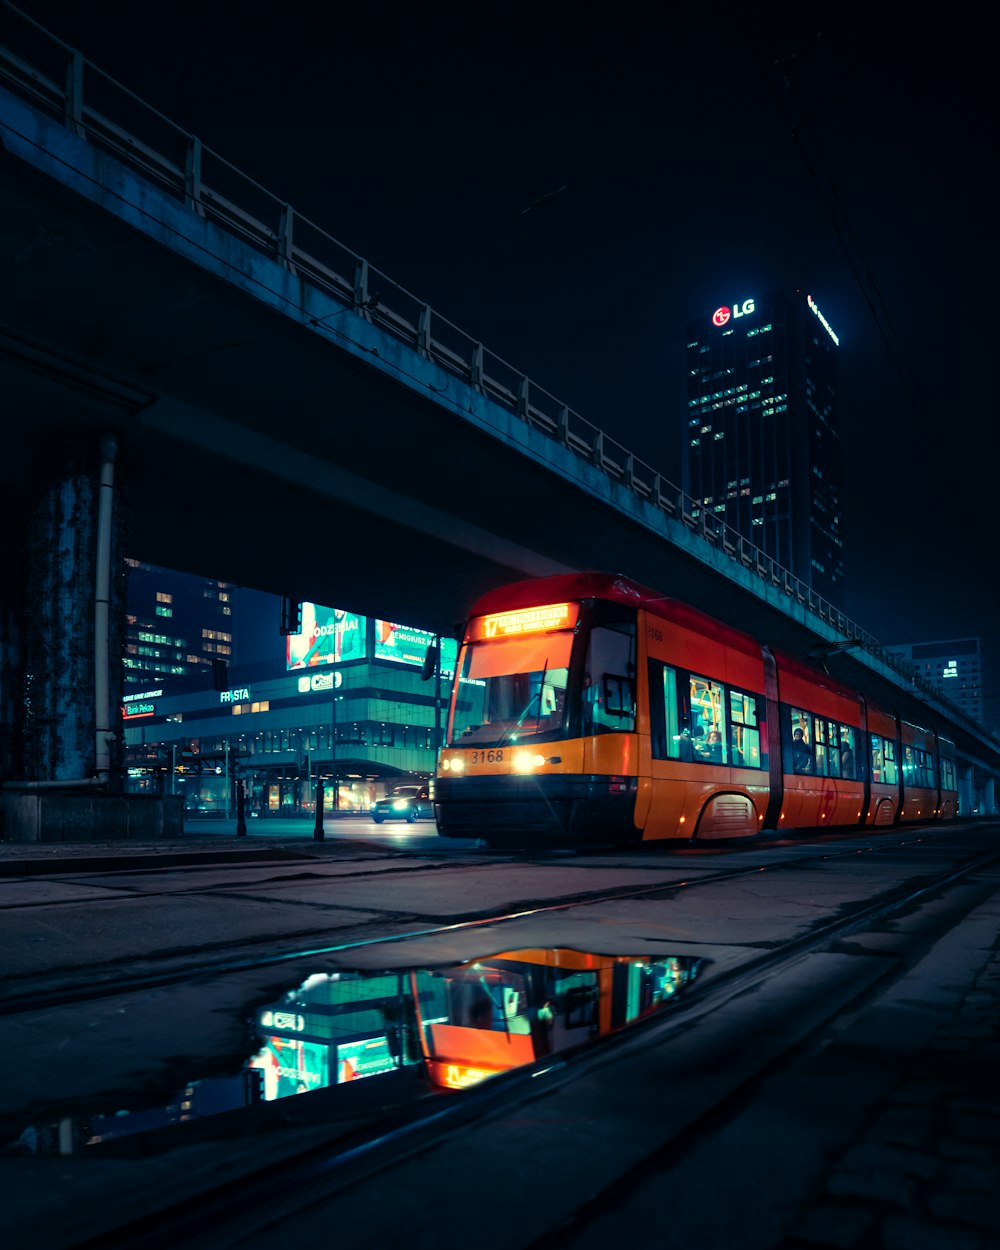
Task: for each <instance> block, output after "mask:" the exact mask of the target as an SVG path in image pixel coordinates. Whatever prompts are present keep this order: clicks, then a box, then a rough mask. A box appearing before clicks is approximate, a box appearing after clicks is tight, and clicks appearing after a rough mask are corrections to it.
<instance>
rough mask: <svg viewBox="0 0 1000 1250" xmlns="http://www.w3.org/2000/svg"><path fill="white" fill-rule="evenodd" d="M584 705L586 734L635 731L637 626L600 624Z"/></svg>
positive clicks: (587, 673) (592, 642)
mask: <svg viewBox="0 0 1000 1250" xmlns="http://www.w3.org/2000/svg"><path fill="white" fill-rule="evenodd" d="M581 705H582V706H581V710H582V713H583V732H584V733H585V734H600V733H632V732H634V730H635V626H634V625H632V624H628V623H622V624H620V625H617V624H616V625H600V626H598V627H596V628H595V629H594V630H593V631H592V632H591V635H590V647H589V649H588V651H587V665H586V668H585V670H584V675H583V692H582V697H581Z"/></svg>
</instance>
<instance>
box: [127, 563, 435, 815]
mask: <svg viewBox="0 0 1000 1250" xmlns="http://www.w3.org/2000/svg"><path fill="white" fill-rule="evenodd" d="M151 572H153V571H151ZM155 572H161V571H158V570H157V571H155ZM173 576H176V577H178V578H183V576H184V575H181V574H177V575H173ZM160 580H161V581H162V580H163V579H162V578H161V579H160ZM186 580H187V581H188V582H189V583H192V582H193V583H198V585H199V588H200V579H191V578H187V579H186ZM156 584H157V585H159V584H160V582H159V581H158V582H157V583H156ZM163 584H164V585H167V582H166V581H163ZM208 585H210V586H221V583H209V584H208ZM189 589H190V587H189ZM158 593H161V594H169V593H171V592H170V591H160V592H158ZM221 593H223V594H228V593H229V592H228V591H226V590H223V591H221ZM231 598H232V599H233V601H237V600H238V599H239V595H238V592H234V593H233V594H232V596H231ZM152 602H153V603H156V602H157V600H155V599H154V600H152ZM175 602H176V600H175ZM206 602H207V600H206ZM216 602H219V601H218V600H216ZM167 606H170V605H167ZM274 609H275V611H274V619H275V622H277V620H278V600H277V598H275V599H274ZM214 610H215V609H214V608H213V609H212V611H214ZM130 612H131V608H130ZM167 619H169V618H167ZM227 619H231V618H227ZM204 628H205V629H206V630H209V631H213V626H212V625H211V624H210V625H206V626H204ZM214 632H215V633H216V634H218V633H219V632H220V631H218V630H214ZM223 632H224V631H223ZM228 632H230V633H232V631H228ZM270 637H273V645H270V644H269V645H268V647H267V648H266V649H265V654H264V655H263V657H262V658H254V659H253V660H252V661H248V662H246V663H243V662H236V663H233V664H231V665H229V666H228V667H226V668H225V669H215V670H213V666H212V665H211V664H205V663H202V664H200V665H198V666H191V667H189V668H188V669H187V670H186V671H185V672H183V673H180V674H178V673H175V672H173V671H172V670H171V669H168V670H167V671H166V673H165V674H164V673H162V672H160V671H157V670H152V671H150V670H143V671H144V675H145V676H144V683H143V688H142V689H136V687H135V684H132V685H131V686H129V687H128V688H127V689H126V692H125V696H124V699H123V702H122V721H123V727H124V734H125V743H126V767H127V786H126V788H127V790H128V791H130V792H132V793H149V794H174V795H181V796H182V797H183V798H184V807H185V812H186V814H187V815H188V816H190V817H197V816H223V817H226V816H233V815H235V814H236V812H235V806H236V794H237V790H236V787H237V784H239V785H241V786H242V788H243V794H244V795H245V802H246V814H247V816H248V817H251V818H258V817H259V818H267V817H268V816H314V815H315V810H316V808H315V804H316V793H317V783H318V782H319V781H320V780H322V782H323V803H324V810H325V811H327V812H330V813H333V812H335V811H340V812H362V811H365V812H366V811H368V809H369V807H370V806H371V804H372V802H373V801H374V800H375V799H376V798H380V797H382V796H383V795H384V794H386V793H387V791H388V790H389V789H390V788H391V787H392V786H394V785H397V784H400V783H408V782H421V781H424V780H426V779H427V778H429V777H430V776H431V775H432V773H433V771H434V767H435V763H436V760H437V753H438V750H439V748H440V744H441V741H442V738H443V734H444V717H445V712H446V704H447V695H448V690H449V689H450V682H451V679H452V676H453V673H454V665H455V656H456V653H457V649H458V648H457V643H456V642H455V641H454V640H453V639H442V640H441V648H440V651H441V663H440V667H439V672H438V674H437V676H434V675H431V676H430V677H428V678H425V677H424V674H423V665H424V659H425V656H426V654H427V649H428V646H429V645H433V643H434V636H433V635H431V634H428V633H426V632H424V631H422V630H419V629H415V628H411V627H408V626H404V625H399V624H396V623H394V622H389V621H383V620H378V619H375V618H371V617H365V616H359V615H357V614H354V613H350V612H345V611H343V610H341V609H335V608H324V607H321V606H319V605H316V604H311V603H304V604H302V605H301V629H300V630H299V631H298V632H297V633H294V634H289V635H286V636H284V637H282V636H280V635H279V634H278V632H277V629H276V628H275V630H274V633H273V635H270ZM208 641H210V642H212V643H213V645H215V646H217V647H218V646H229V645H230V644H231V642H232V640H230V643H225V642H223V643H220V642H219V640H218V638H215V639H210V640H208ZM244 651H245V648H244ZM237 653H239V649H238V648H237ZM171 658H172V657H171ZM212 658H222V657H221V656H220V655H219V653H218V652H216V653H215V654H214V655H213V656H212ZM225 658H227V659H228V656H226V657H225ZM126 663H127V658H126ZM127 671H134V670H130V669H127ZM223 675H224V681H221V682H220V680H219V679H220V677H221V676H223ZM220 686H224V688H220Z"/></svg>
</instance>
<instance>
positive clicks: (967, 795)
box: [957, 764, 976, 816]
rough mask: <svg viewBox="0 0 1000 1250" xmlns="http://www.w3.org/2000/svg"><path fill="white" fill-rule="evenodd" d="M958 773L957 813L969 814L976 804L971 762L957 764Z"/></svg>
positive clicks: (974, 780)
mask: <svg viewBox="0 0 1000 1250" xmlns="http://www.w3.org/2000/svg"><path fill="white" fill-rule="evenodd" d="M957 773H958V778H957V780H958V814H959V815H960V816H971V815H972V813H973V811H974V810H975V806H976V777H975V769H974V768H973V766H972V765H971V764H959V765H958V768H957Z"/></svg>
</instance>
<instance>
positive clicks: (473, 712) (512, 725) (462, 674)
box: [450, 629, 574, 747]
mask: <svg viewBox="0 0 1000 1250" xmlns="http://www.w3.org/2000/svg"><path fill="white" fill-rule="evenodd" d="M573 637H574V635H573V631H572V630H568V629H567V630H558V631H552V632H547V633H530V634H522V635H518V636H512V637H506V638H492V639H488V640H485V639H484V640H482V641H474V642H466V643H465V645H464V646H463V647H462V652H461V655H460V656H459V661H458V673H457V681H456V693H455V706H454V712H453V716H452V724H451V735H450V745H452V746H463V747H464V746H473V745H479V744H482V745H489V746H503V745H506V744H507V743H511V744H513V743H516V742H524V741H526V740H528V739H532V738H540V737H545V738H549V737H553V736H558V734H560V733H562V732H563V728H564V724H565V718H566V681H567V677H568V675H569V661H570V653H571V651H572V649H573Z"/></svg>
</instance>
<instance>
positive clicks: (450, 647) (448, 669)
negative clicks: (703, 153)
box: [375, 620, 458, 677]
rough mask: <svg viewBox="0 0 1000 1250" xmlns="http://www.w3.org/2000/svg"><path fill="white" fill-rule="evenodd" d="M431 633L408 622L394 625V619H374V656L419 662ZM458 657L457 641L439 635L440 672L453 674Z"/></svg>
mask: <svg viewBox="0 0 1000 1250" xmlns="http://www.w3.org/2000/svg"><path fill="white" fill-rule="evenodd" d="M433 641H434V635H433V634H429V633H428V632H427V631H426V630H425V629H415V628H414V627H413V626H412V625H397V624H396V623H395V622H394V621H379V620H376V622H375V659H376V660H393V661H395V662H396V663H397V664H415V665H417V666H418V667H419V666H420V665H422V664H423V662H424V657H425V656H426V654H427V648H428V647H429V646H430V645H431V644H432V643H433ZM457 657H458V643H457V642H456V641H455V639H454V638H442V639H441V675H442V677H453V676H454V674H455V661H456V659H457Z"/></svg>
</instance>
